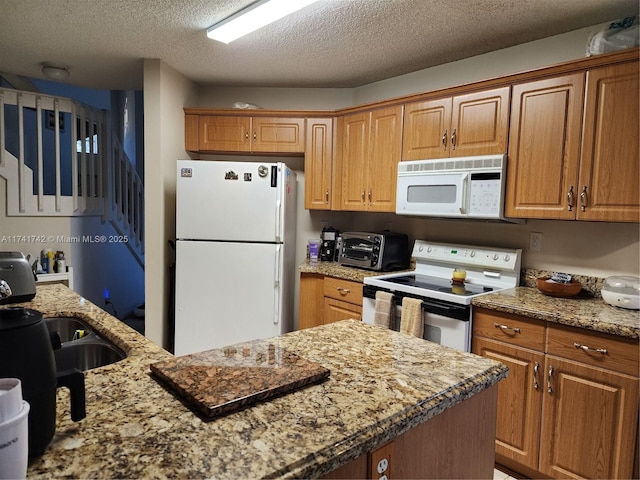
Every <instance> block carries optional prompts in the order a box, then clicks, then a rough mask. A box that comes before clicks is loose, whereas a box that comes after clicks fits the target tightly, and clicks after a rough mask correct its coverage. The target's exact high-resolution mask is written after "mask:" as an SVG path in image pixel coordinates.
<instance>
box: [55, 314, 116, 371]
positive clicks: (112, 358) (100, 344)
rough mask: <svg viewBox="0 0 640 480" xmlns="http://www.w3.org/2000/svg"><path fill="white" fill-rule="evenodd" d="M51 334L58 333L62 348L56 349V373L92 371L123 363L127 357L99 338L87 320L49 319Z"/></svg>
mask: <svg viewBox="0 0 640 480" xmlns="http://www.w3.org/2000/svg"><path fill="white" fill-rule="evenodd" d="M44 322H45V325H46V326H47V329H48V330H49V332H58V335H59V336H60V341H61V342H62V346H61V347H60V348H59V349H56V350H54V352H53V354H54V357H55V360H56V370H58V371H59V372H60V371H63V370H68V369H70V368H77V369H79V370H82V371H85V370H91V369H93V368H97V367H102V366H104V365H109V364H112V363H115V362H118V361H120V360H123V359H125V358H126V357H127V355H126V354H125V353H124V352H123V351H122V350H121V349H119V348H118V347H116V346H115V345H113V344H112V343H111V342H109V341H108V340H105V339H104V338H102V337H100V336H99V335H97V334H96V333H95V332H94V331H93V330H92V329H91V327H89V325H87V323H85V321H84V320H82V319H80V318H75V317H47V318H45V319H44Z"/></svg>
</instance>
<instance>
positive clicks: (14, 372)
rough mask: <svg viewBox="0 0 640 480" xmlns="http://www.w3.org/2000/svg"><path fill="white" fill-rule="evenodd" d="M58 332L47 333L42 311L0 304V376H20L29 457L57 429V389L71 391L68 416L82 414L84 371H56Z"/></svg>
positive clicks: (79, 417) (74, 417)
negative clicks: (27, 404)
mask: <svg viewBox="0 0 640 480" xmlns="http://www.w3.org/2000/svg"><path fill="white" fill-rule="evenodd" d="M60 346H61V343H60V337H59V335H58V333H57V332H52V333H51V334H50V333H49V330H48V329H47V326H46V325H45V323H44V320H42V314H41V313H40V312H37V311H35V310H31V309H27V308H22V307H7V308H0V378H19V379H20V381H21V382H22V397H23V398H24V399H25V400H26V401H27V402H28V403H29V405H30V407H31V408H30V410H29V420H28V423H29V457H30V458H33V457H37V456H38V455H41V454H42V453H43V452H44V450H45V449H46V448H47V445H49V442H51V440H52V439H53V435H54V433H55V431H56V389H57V388H58V387H68V388H69V390H70V391H71V419H72V420H73V421H76V422H77V421H79V420H82V419H83V418H84V417H85V395H84V394H85V390H84V374H83V373H82V372H81V371H80V370H78V369H75V368H74V369H71V370H65V371H62V372H56V362H55V357H54V355H53V350H54V348H60Z"/></svg>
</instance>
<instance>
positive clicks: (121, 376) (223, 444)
mask: <svg viewBox="0 0 640 480" xmlns="http://www.w3.org/2000/svg"><path fill="white" fill-rule="evenodd" d="M24 305H25V306H28V307H30V308H35V309H37V310H41V311H42V312H43V313H45V314H48V315H51V314H58V315H77V316H80V317H82V318H84V319H85V320H86V321H87V322H88V323H90V324H91V326H93V327H94V329H95V330H97V331H98V333H99V334H102V335H103V336H105V337H107V338H109V339H110V340H111V341H113V342H114V343H116V344H117V345H118V346H120V347H121V348H122V349H123V350H125V351H126V352H127V354H128V355H129V357H128V358H127V359H125V360H123V361H120V362H117V363H115V364H112V365H109V366H105V367H101V368H97V369H94V370H91V371H88V372H86V375H85V379H86V398H87V417H86V418H85V419H84V420H82V421H81V422H78V423H74V422H72V421H71V420H70V417H69V411H68V404H69V402H68V394H67V391H66V389H59V390H58V411H57V431H56V435H55V437H54V440H53V442H52V443H51V445H49V447H48V449H47V451H46V452H45V454H44V455H43V456H42V457H40V458H38V459H36V460H34V461H32V462H31V464H30V466H29V470H28V477H30V478H36V477H39V478H55V477H67V478H98V477H99V478H169V477H171V478H202V477H213V478H234V479H235V478H261V477H284V478H311V477H317V476H320V475H323V474H325V473H328V472H330V471H332V470H334V469H335V468H337V467H339V466H341V465H343V464H345V463H347V462H349V461H350V460H352V459H354V458H356V457H358V456H360V455H361V454H363V453H365V452H367V451H370V450H372V449H373V448H375V447H377V446H379V445H381V444H383V443H385V442H387V441H389V440H391V439H394V438H396V437H397V436H398V435H400V434H402V433H404V432H405V431H407V430H409V429H411V428H413V427H414V426H416V425H418V424H420V423H422V422H425V421H427V420H429V419H430V418H432V417H434V416H436V415H438V414H439V413H441V412H443V411H445V410H447V409H449V408H450V407H453V406H455V405H457V404H459V403H460V402H462V401H464V400H466V399H468V398H470V397H472V396H474V395H475V394H477V393H480V392H482V391H483V390H485V389H487V388H489V387H491V386H493V385H495V384H496V383H497V382H498V381H500V380H501V379H502V378H504V377H505V376H506V373H507V370H506V367H504V366H503V365H501V364H499V363H496V362H493V361H491V360H488V359H485V358H481V357H477V356H475V355H471V354H466V353H463V352H459V351H455V350H451V349H448V348H445V347H441V346H439V345H437V344H433V343H430V342H425V341H423V340H421V339H417V338H414V337H411V336H408V335H404V334H401V333H398V332H393V331H390V330H384V329H381V328H379V327H374V326H371V325H366V324H362V323H361V322H356V321H352V320H345V321H342V322H337V323H334V324H331V325H325V326H322V327H317V328H311V329H306V330H302V331H297V332H292V333H290V334H287V335H283V336H280V337H276V338H274V339H272V341H273V342H274V343H275V344H276V345H278V346H279V347H282V348H286V349H288V350H290V351H292V352H296V353H297V354H299V355H301V356H303V357H304V358H306V359H308V360H310V361H314V362H317V363H319V364H321V365H323V366H325V367H326V368H329V369H330V371H331V376H330V377H329V379H327V380H326V381H324V382H323V383H321V384H317V385H312V386H309V387H306V388H304V389H301V390H297V391H295V392H292V393H290V394H287V395H285V396H282V397H278V398H276V399H273V400H271V401H268V402H265V403H260V404H258V405H256V406H254V407H251V408H248V409H245V410H242V411H240V412H235V413H232V414H229V415H227V416H224V417H221V418H219V419H217V420H214V421H211V422H203V421H202V420H201V419H200V418H199V417H198V416H196V415H195V414H194V413H193V412H192V411H190V410H189V409H188V408H187V407H186V406H184V405H183V404H182V403H181V402H180V401H179V400H177V399H176V398H175V397H174V396H173V395H172V394H171V393H169V392H168V391H167V390H166V389H165V388H163V387H162V386H161V385H160V384H159V383H157V382H156V381H155V380H154V379H153V378H152V377H151V376H150V372H149V365H150V364H151V363H153V362H155V361H158V360H162V359H168V358H171V355H170V354H169V353H167V352H165V351H164V350H162V349H161V348H159V347H157V346H155V345H154V344H153V343H151V342H149V341H148V340H146V339H145V338H144V337H143V336H141V335H139V334H138V333H137V332H135V331H134V330H132V329H130V328H129V327H127V326H126V325H124V324H123V323H121V322H120V321H118V320H117V319H115V318H113V317H111V316H110V315H109V314H107V313H105V312H104V311H102V310H101V309H99V308H97V307H96V306H94V305H92V304H91V303H90V302H87V301H83V300H82V299H81V298H80V297H79V296H78V295H76V294H75V293H73V292H72V291H70V290H69V289H67V288H66V287H64V286H61V285H52V286H43V287H39V288H38V294H37V296H36V298H35V299H34V301H32V302H28V303H27V304H24Z"/></svg>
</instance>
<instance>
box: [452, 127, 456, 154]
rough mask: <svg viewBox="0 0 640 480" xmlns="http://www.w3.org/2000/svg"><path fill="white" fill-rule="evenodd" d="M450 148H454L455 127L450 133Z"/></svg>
mask: <svg viewBox="0 0 640 480" xmlns="http://www.w3.org/2000/svg"><path fill="white" fill-rule="evenodd" d="M451 148H453V149H454V150H455V149H456V129H455V128H454V129H453V133H452V134H451Z"/></svg>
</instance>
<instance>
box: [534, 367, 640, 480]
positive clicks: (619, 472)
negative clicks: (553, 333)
mask: <svg viewBox="0 0 640 480" xmlns="http://www.w3.org/2000/svg"><path fill="white" fill-rule="evenodd" d="M544 390H545V393H544V395H543V397H544V398H543V403H542V411H543V415H542V432H541V438H540V471H541V472H542V473H543V474H545V475H549V476H550V477H555V478H559V477H563V478H631V474H632V470H633V460H634V452H635V446H636V431H637V426H638V424H637V421H638V378H637V377H635V378H634V377H631V376H628V375H624V374H619V373H615V372H612V371H610V370H605V369H601V368H597V367H590V366H588V365H585V364H582V363H578V362H573V361H570V360H564V359H561V358H558V357H555V356H553V355H547V357H546V366H545V386H544Z"/></svg>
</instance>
